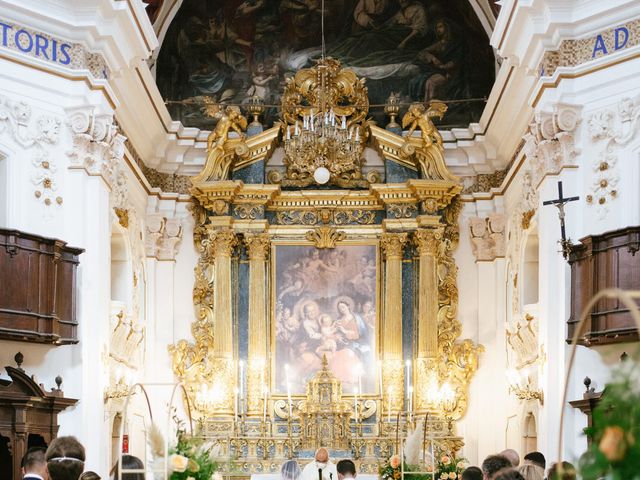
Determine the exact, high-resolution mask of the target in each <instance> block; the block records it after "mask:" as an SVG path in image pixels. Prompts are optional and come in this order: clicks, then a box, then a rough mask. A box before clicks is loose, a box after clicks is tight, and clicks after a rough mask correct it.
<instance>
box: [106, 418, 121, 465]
mask: <svg viewBox="0 0 640 480" xmlns="http://www.w3.org/2000/svg"><path fill="white" fill-rule="evenodd" d="M121 424H122V414H121V413H120V412H118V413H116V414H115V416H114V417H113V422H112V423H111V455H110V457H109V461H110V463H109V467H111V466H115V465H116V463H118V457H119V456H120V451H121V448H122V445H120V425H121Z"/></svg>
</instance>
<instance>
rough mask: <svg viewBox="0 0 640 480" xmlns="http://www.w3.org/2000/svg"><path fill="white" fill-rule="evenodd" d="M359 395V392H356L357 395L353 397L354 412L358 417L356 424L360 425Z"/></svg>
mask: <svg viewBox="0 0 640 480" xmlns="http://www.w3.org/2000/svg"><path fill="white" fill-rule="evenodd" d="M358 393H359V391H358V390H356V391H355V394H354V395H353V411H354V412H355V415H356V423H358Z"/></svg>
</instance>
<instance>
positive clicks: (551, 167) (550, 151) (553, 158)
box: [523, 103, 581, 185]
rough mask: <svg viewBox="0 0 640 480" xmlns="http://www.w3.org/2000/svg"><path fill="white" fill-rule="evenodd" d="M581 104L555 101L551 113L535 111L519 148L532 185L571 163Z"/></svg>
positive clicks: (574, 152)
mask: <svg viewBox="0 0 640 480" xmlns="http://www.w3.org/2000/svg"><path fill="white" fill-rule="evenodd" d="M580 111H581V107H577V106H575V105H568V104H561V103H558V104H555V105H554V106H553V112H544V111H539V112H537V113H536V115H535V119H534V121H533V122H532V123H531V124H530V125H529V131H528V132H527V133H526V134H525V135H524V137H523V139H524V141H525V144H524V147H523V150H524V153H525V155H526V156H527V158H528V159H529V162H530V165H531V173H532V175H533V181H534V184H536V185H537V184H538V183H539V182H540V181H541V180H542V178H543V177H544V176H545V175H549V174H551V175H553V174H557V173H559V172H560V170H561V169H562V168H563V167H565V166H567V165H572V164H573V163H574V159H575V157H576V155H577V154H578V153H579V151H578V149H576V147H575V144H574V137H573V134H574V131H575V129H576V127H577V126H578V124H579V123H580Z"/></svg>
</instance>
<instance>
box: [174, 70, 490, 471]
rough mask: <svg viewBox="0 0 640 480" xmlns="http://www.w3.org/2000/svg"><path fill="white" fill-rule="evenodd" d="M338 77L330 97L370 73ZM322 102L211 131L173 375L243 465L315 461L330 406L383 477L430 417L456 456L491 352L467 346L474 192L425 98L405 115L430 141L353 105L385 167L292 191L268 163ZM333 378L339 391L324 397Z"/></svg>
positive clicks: (356, 124) (365, 464)
mask: <svg viewBox="0 0 640 480" xmlns="http://www.w3.org/2000/svg"><path fill="white" fill-rule="evenodd" d="M331 68H339V64H338V66H337V67H336V65H335V63H332V64H331ZM318 69H319V72H317V73H318V75H319V77H318V78H321V77H322V75H323V73H322V71H321V68H320V66H319V67H318ZM330 73H331V71H330ZM331 75H333V73H331V74H328V76H327V77H326V78H325V79H324V80H323V82H324V83H323V82H319V85H320V84H322V85H326V84H327V82H328V85H329V86H331V85H332V84H331V81H332V78H334V79H335V78H340V79H341V81H342V82H343V83H342V84H340V85H339V88H338V87H336V90H332V92H334V93H335V94H336V95H337V97H336V98H337V100H336V99H334V100H332V101H340V96H339V92H340V91H342V90H340V89H344V88H347V90H348V80H349V79H351V78H352V77H353V78H354V79H355V75H345V74H342V73H341V74H340V75H335V76H334V77H332V76H331ZM322 78H324V77H322ZM345 79H347V80H345ZM354 81H355V80H354ZM319 85H315V84H313V83H308V84H306V86H305V88H307V89H313V88H320V86H319ZM360 87H361V85H360ZM336 92H338V93H336ZM364 92H365V93H366V87H365V88H364ZM304 93H305V92H304V91H301V92H300V95H303V94H304ZM320 97H322V96H320ZM322 98H323V99H324V100H323V101H325V102H326V101H327V98H329V97H327V96H324V97H322ZM331 98H332V97H331ZM329 103H331V102H329ZM307 105H309V104H307ZM312 105H313V104H312ZM330 106H331V105H329V107H330ZM321 107H322V105H318V106H317V108H318V109H320V110H319V111H316V112H315V114H318V115H319V114H320V113H322V110H321ZM325 107H326V105H325ZM308 108H309V107H304V109H301V110H300V111H297V110H295V109H293V110H289V114H288V116H287V117H286V118H284V119H283V123H282V124H280V125H276V126H274V127H273V128H271V129H267V130H263V129H262V127H256V126H255V125H254V130H253V131H251V135H248V134H247V135H246V136H245V135H244V134H243V135H241V136H235V137H233V136H230V135H229V131H230V130H231V126H232V124H233V125H235V127H237V128H238V129H240V130H241V131H242V125H244V124H245V123H244V122H240V121H238V120H237V119H238V115H239V113H238V112H231V111H229V112H228V113H225V114H223V115H222V117H221V120H220V121H222V122H228V123H227V127H229V128H226V130H224V129H223V130H220V129H217V130H218V131H216V132H213V133H212V136H214V138H213V141H212V142H211V148H210V150H209V155H208V157H207V163H206V165H205V167H204V168H203V171H202V172H201V174H200V175H198V176H197V177H194V178H193V188H192V194H193V196H194V199H195V200H194V205H193V214H194V218H195V220H196V222H195V223H196V226H195V229H194V242H195V245H196V247H197V249H198V252H199V255H200V257H199V261H198V264H197V265H196V266H195V274H196V282H195V286H194V294H193V300H194V306H195V310H196V314H197V320H196V321H195V322H194V323H193V325H192V333H193V337H194V341H191V342H190V341H186V340H182V341H180V342H178V343H177V344H175V345H172V346H170V347H169V349H170V352H171V354H172V356H173V365H174V372H175V374H176V376H177V378H179V379H180V380H182V381H183V382H184V383H185V384H186V385H187V391H188V392H189V396H190V399H191V400H192V404H193V405H194V406H195V410H196V411H197V414H198V416H199V417H200V425H201V429H202V431H201V433H202V434H203V435H205V436H208V437H215V438H217V439H218V441H219V442H220V443H221V444H222V445H223V447H224V448H223V449H224V451H225V452H226V453H227V454H228V455H229V458H234V459H236V460H234V462H232V465H231V467H230V468H234V469H237V470H240V471H241V472H245V473H251V472H266V471H275V470H276V469H277V468H278V467H279V465H280V463H281V462H282V460H283V459H286V458H291V457H305V455H309V454H310V453H309V451H308V450H309V448H310V446H311V444H312V443H313V442H312V441H311V439H310V438H307V433H308V432H309V431H312V429H311V430H309V428H310V427H309V428H307V427H304V426H305V425H307V426H308V425H320V424H323V423H322V422H320V423H318V422H319V418H318V417H317V415H320V413H319V412H322V415H324V417H323V418H325V420H326V419H327V418H334V419H336V422H338V423H334V424H331V425H330V426H329V427H327V428H330V431H339V432H341V436H340V438H339V439H338V438H336V439H335V440H336V442H335V445H332V439H330V438H328V439H324V440H323V441H324V442H325V445H326V446H328V447H330V448H334V449H338V450H340V451H342V452H343V454H342V456H353V457H354V458H356V459H357V460H358V462H359V464H360V465H359V467H360V471H362V472H375V471H377V465H378V460H379V459H380V458H382V457H384V456H386V455H389V454H391V453H393V452H394V451H397V450H398V449H399V442H398V438H399V437H404V435H406V431H407V430H410V429H412V428H414V427H415V425H416V424H417V421H418V420H419V419H422V420H424V419H425V418H426V419H427V422H426V423H427V428H426V431H427V434H428V436H430V437H434V438H437V439H438V442H439V443H438V445H440V447H439V448H442V449H443V450H446V451H448V452H453V451H455V450H457V449H459V448H460V447H461V446H462V439H461V438H459V437H457V436H456V432H455V421H456V420H457V419H459V418H461V417H462V416H463V415H464V413H465V410H466V406H467V402H468V398H467V396H468V386H469V383H470V381H471V378H472V376H473V374H474V373H475V371H476V369H477V365H478V357H479V353H480V351H481V349H482V347H480V346H478V345H475V344H474V343H473V342H472V341H471V340H460V339H459V337H460V335H461V324H460V322H459V321H458V319H457V305H458V289H457V285H456V275H457V267H456V265H455V260H454V258H453V253H454V251H455V250H456V248H457V245H458V237H459V231H458V215H459V212H460V208H461V203H460V201H459V198H458V195H459V193H460V191H461V189H462V187H461V185H460V183H459V181H458V179H457V178H456V177H455V176H453V175H452V174H451V173H450V172H449V171H448V170H447V167H446V165H445V162H444V148H443V145H442V137H441V136H440V134H439V133H438V131H437V129H436V128H435V127H434V125H433V123H432V121H431V119H432V118H433V117H437V116H440V115H442V113H443V111H444V110H446V106H445V105H443V104H432V105H431V106H430V107H428V108H425V107H424V106H418V105H415V106H413V107H412V108H411V109H410V110H409V111H408V112H407V113H406V114H405V116H404V118H403V123H404V124H405V125H406V126H407V127H409V131H410V132H413V130H416V134H415V135H406V136H401V135H398V134H396V133H393V132H391V131H388V130H384V129H382V128H380V127H377V126H375V125H373V124H370V123H368V122H367V121H366V120H365V119H366V112H364V115H363V114H362V112H361V111H359V112H358V111H355V110H354V111H353V112H351V113H350V111H346V110H345V111H344V112H345V117H346V118H345V120H343V123H344V124H345V125H347V126H348V127H347V128H354V129H358V132H361V133H360V135H361V136H360V138H362V139H363V140H362V141H363V142H365V144H366V145H367V146H368V147H370V148H374V149H376V150H377V151H378V153H379V155H380V157H381V159H382V164H383V165H384V170H385V171H384V172H381V174H379V175H377V176H376V175H374V176H370V175H363V174H361V173H357V174H355V175H352V176H349V177H346V176H344V177H340V178H339V179H337V180H336V181H335V183H334V184H332V182H333V180H331V179H332V178H333V177H329V178H330V180H329V184H328V185H327V186H324V187H323V186H321V185H319V184H316V183H313V182H312V184H310V185H306V186H302V187H291V186H287V187H286V186H285V184H286V182H284V180H286V175H288V173H287V171H285V172H283V171H279V172H276V173H277V174H273V172H274V170H273V169H271V170H269V169H270V168H271V164H270V158H271V155H272V154H273V151H274V150H276V149H278V148H280V147H281V145H282V143H284V142H286V141H287V139H288V138H290V137H291V136H292V135H295V134H296V133H295V132H297V131H298V115H299V116H300V118H302V117H303V116H304V121H305V123H306V122H308V117H307V114H308V113H309V110H308ZM305 109H306V110H305ZM312 113H313V112H312ZM395 113H396V114H397V112H395ZM351 115H353V116H351ZM327 118H331V115H330V114H329V115H328V117H327ZM350 122H351V123H350ZM299 123H300V124H301V123H302V122H299ZM219 125H220V123H219ZM252 125H253V124H252ZM235 127H234V128H235ZM250 128H251V127H250ZM326 158H330V156H327V157H326ZM363 163H364V162H363ZM285 164H286V160H285ZM330 171H331V172H333V171H334V170H330ZM331 175H333V173H331ZM350 175H351V174H350ZM350 178H351V179H352V180H353V181H354V183H353V185H350V184H349V182H350ZM365 178H367V180H365ZM380 178H384V179H389V180H390V179H393V181H378V180H380ZM373 181H375V183H372V182H373ZM398 212H401V213H402V214H399V213H398ZM403 212H404V213H403ZM408 279H412V280H411V281H409V280H408ZM323 362H325V363H324V364H323ZM323 371H324V372H325V373H322V372H323ZM318 372H320V373H318ZM318 375H320V377H318ZM314 379H315V380H314ZM318 379H319V380H318ZM323 379H324V380H323ZM320 380H321V381H324V382H329V384H331V385H334V386H332V387H331V391H332V392H333V394H335V395H338V397H339V398H338V397H336V398H335V399H334V400H335V401H332V402H329V403H328V404H322V405H320V404H318V405H315V404H314V403H313V402H315V401H316V400H314V398H316V397H314V396H313V395H312V392H314V391H316V390H314V388H316V387H313V385H314V383H313V382H314V381H320ZM332 382H336V383H332ZM445 387H446V388H445ZM318 388H319V387H318ZM327 388H328V387H327ZM318 391H320V390H318ZM318 398H319V397H318ZM318 402H319V400H318ZM323 425H324V424H323ZM345 425H346V426H347V430H346V432H345ZM303 427H304V428H303ZM328 431H329V430H328ZM345 450H346V451H347V453H344V451H345Z"/></svg>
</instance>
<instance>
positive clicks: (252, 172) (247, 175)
mask: <svg viewBox="0 0 640 480" xmlns="http://www.w3.org/2000/svg"><path fill="white" fill-rule="evenodd" d="M231 179H232V180H242V181H243V182H244V183H264V162H263V161H259V162H254V163H252V164H251V165H247V166H246V167H243V168H240V169H238V170H234V171H233V173H232V174H231Z"/></svg>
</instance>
